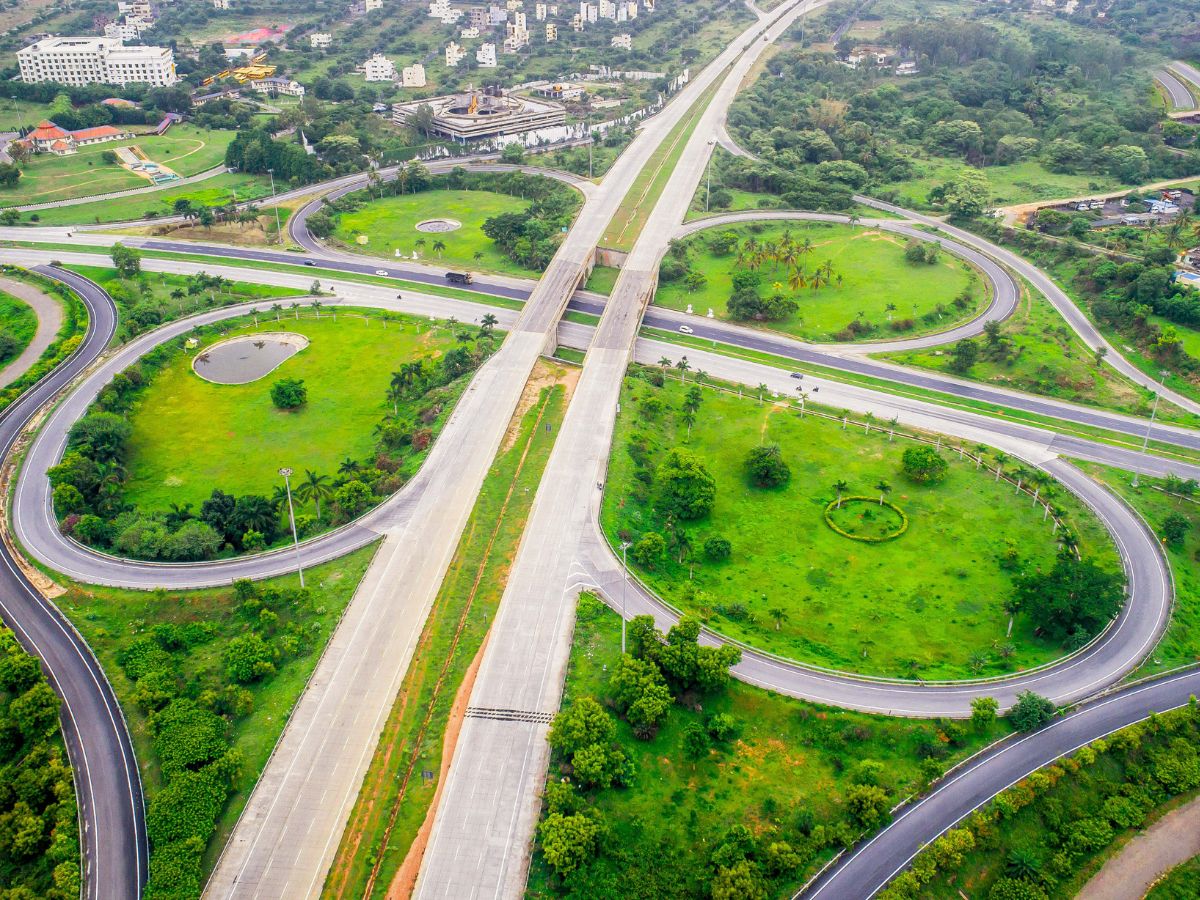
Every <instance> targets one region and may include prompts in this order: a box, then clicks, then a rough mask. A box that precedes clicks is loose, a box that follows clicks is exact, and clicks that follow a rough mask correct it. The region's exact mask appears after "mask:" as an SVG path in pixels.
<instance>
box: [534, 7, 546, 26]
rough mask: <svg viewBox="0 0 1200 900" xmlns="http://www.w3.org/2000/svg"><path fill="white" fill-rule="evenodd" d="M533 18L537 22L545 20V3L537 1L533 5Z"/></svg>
mask: <svg viewBox="0 0 1200 900" xmlns="http://www.w3.org/2000/svg"><path fill="white" fill-rule="evenodd" d="M533 18H534V19H535V20H536V21H538V22H545V21H546V4H545V3H537V4H535V5H534V7H533Z"/></svg>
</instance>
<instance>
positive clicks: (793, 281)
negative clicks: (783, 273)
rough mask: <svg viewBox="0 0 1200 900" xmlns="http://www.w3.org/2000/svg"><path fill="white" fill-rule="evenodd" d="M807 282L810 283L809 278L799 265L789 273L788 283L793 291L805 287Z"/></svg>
mask: <svg viewBox="0 0 1200 900" xmlns="http://www.w3.org/2000/svg"><path fill="white" fill-rule="evenodd" d="M806 284H808V279H807V278H806V277H805V275H804V271H803V270H802V269H801V268H800V267H799V266H797V267H795V268H794V269H792V271H791V272H790V273H789V274H788V280H787V285H788V287H789V288H791V290H792V293H795V292H796V291H798V290H800V288H802V287H804V286H805V285H806Z"/></svg>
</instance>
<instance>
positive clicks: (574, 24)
mask: <svg viewBox="0 0 1200 900" xmlns="http://www.w3.org/2000/svg"><path fill="white" fill-rule="evenodd" d="M571 28H573V29H574V30H575V31H583V17H582V16H580V15H579V13H575V15H573V16H571Z"/></svg>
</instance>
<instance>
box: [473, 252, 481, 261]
mask: <svg viewBox="0 0 1200 900" xmlns="http://www.w3.org/2000/svg"><path fill="white" fill-rule="evenodd" d="M471 259H473V260H475V262H479V261H480V260H481V259H483V251H482V250H476V251H475V253H474V254H473V255H472V256H471Z"/></svg>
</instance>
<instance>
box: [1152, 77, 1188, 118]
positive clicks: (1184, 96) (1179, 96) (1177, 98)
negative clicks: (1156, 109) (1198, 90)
mask: <svg viewBox="0 0 1200 900" xmlns="http://www.w3.org/2000/svg"><path fill="white" fill-rule="evenodd" d="M1154 80H1155V81H1157V82H1158V83H1159V84H1160V85H1161V86H1162V89H1163V90H1164V91H1166V93H1167V100H1168V101H1169V102H1170V104H1171V111H1172V112H1178V111H1180V110H1184V109H1193V108H1195V106H1196V101H1195V100H1193V99H1192V92H1191V91H1189V90H1188V89H1187V87H1186V86H1185V85H1184V84H1183V82H1182V81H1180V80H1179V78H1178V77H1176V75H1175V74H1174V73H1173V72H1172V71H1171V70H1170V69H1159V70H1158V71H1156V72H1155V73H1154Z"/></svg>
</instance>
